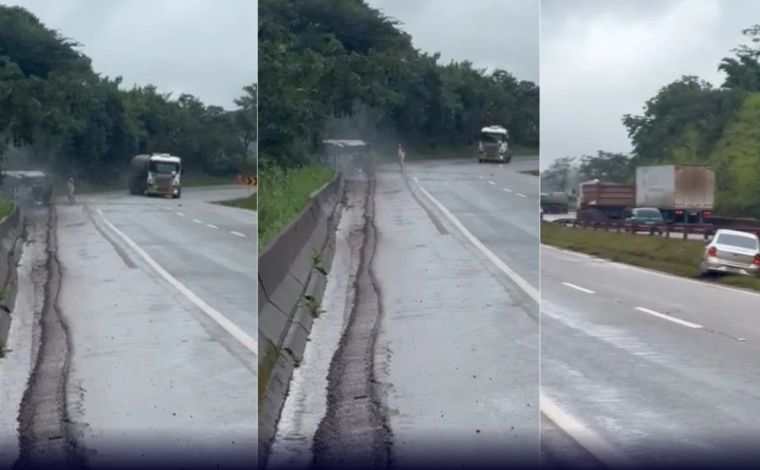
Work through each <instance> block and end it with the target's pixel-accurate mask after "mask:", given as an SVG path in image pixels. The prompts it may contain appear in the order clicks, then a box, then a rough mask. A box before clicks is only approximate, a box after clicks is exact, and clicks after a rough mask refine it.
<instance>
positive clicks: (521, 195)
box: [517, 193, 528, 197]
mask: <svg viewBox="0 0 760 470" xmlns="http://www.w3.org/2000/svg"><path fill="white" fill-rule="evenodd" d="M517 195H518V196H520V197H528V196H526V195H525V194H523V193H517Z"/></svg>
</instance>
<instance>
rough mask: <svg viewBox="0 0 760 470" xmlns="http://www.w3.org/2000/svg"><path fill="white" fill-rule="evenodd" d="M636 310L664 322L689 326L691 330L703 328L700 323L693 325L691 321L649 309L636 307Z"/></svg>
mask: <svg viewBox="0 0 760 470" xmlns="http://www.w3.org/2000/svg"><path fill="white" fill-rule="evenodd" d="M635 308H636V310H638V311H639V312H644V313H648V314H649V315H654V316H655V317H659V318H662V319H663V320H668V321H672V322H673V323H678V324H679V325H683V326H688V327H689V328H702V325H700V324H698V323H692V322H690V321H686V320H681V319H680V318H676V317H673V316H670V315H665V314H664V313H660V312H655V311H654V310H650V309H648V308H644V307H635Z"/></svg>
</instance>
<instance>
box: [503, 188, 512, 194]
mask: <svg viewBox="0 0 760 470" xmlns="http://www.w3.org/2000/svg"><path fill="white" fill-rule="evenodd" d="M504 191H506V192H508V193H511V192H512V190H511V189H509V188H504Z"/></svg>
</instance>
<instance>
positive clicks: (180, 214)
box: [177, 212, 185, 217]
mask: <svg viewBox="0 0 760 470" xmlns="http://www.w3.org/2000/svg"><path fill="white" fill-rule="evenodd" d="M177 215H178V216H180V217H184V216H185V214H184V213H182V212H177Z"/></svg>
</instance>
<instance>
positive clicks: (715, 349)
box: [541, 247, 760, 466]
mask: <svg viewBox="0 0 760 470" xmlns="http://www.w3.org/2000/svg"><path fill="white" fill-rule="evenodd" d="M541 255H542V260H541V263H542V264H541V271H542V277H541V283H542V284H541V289H542V290H541V294H542V299H541V302H542V306H541V386H542V392H543V393H544V394H545V395H546V396H547V397H549V398H550V399H551V400H552V401H553V402H554V403H555V404H556V406H557V407H559V408H561V409H562V410H563V412H564V413H566V414H567V415H568V416H570V417H572V419H573V420H574V421H575V424H578V425H580V429H581V431H578V430H577V429H576V431H573V432H571V433H570V434H571V435H578V434H583V433H585V432H586V431H590V432H591V433H593V434H594V435H595V436H596V437H598V438H599V440H601V441H602V443H603V447H606V448H607V449H609V450H611V451H612V453H614V454H615V455H616V456H617V457H619V458H621V459H625V460H627V461H630V462H633V463H635V464H638V465H642V466H643V465H647V464H649V465H651V464H656V465H663V464H669V463H673V462H678V463H679V464H680V463H686V462H692V463H705V462H716V461H721V462H723V463H726V462H730V461H731V459H732V458H737V457H740V458H741V457H744V455H743V453H745V452H747V451H748V449H750V448H753V452H754V456H755V457H757V453H758V451H757V450H756V446H755V445H754V444H756V442H757V440H758V439H759V438H760V411H759V410H760V408H758V406H757V403H758V400H760V379H759V378H758V375H757V373H756V370H757V358H758V356H759V355H760V322H758V321H757V315H758V312H760V295H758V294H756V293H750V292H746V291H741V290H735V289H730V288H725V287H720V286H715V285H709V284H706V283H702V282H698V281H695V280H686V279H681V278H676V277H673V276H669V275H664V274H661V273H655V272H651V271H647V270H643V269H638V268H633V267H630V266H625V265H621V264H616V263H611V262H607V261H603V260H599V259H594V258H591V257H588V256H585V255H580V254H574V253H568V252H564V251H558V250H555V249H553V248H549V247H543V248H542V251H541ZM557 424H560V426H556V425H557ZM563 424H564V425H565V426H566V425H567V424H568V423H567V422H564V423H551V422H547V424H546V426H545V430H544V431H542V446H543V447H546V448H547V449H549V450H550V451H551V452H552V454H555V456H556V455H559V456H560V457H559V458H560V459H564V460H567V458H572V459H580V460H581V461H585V462H586V463H591V462H592V461H593V460H594V459H592V458H590V457H589V453H588V452H586V451H584V450H583V449H579V446H577V444H576V443H574V442H573V440H572V439H568V434H566V433H564V432H561V431H562V429H560V428H562V427H563V426H562V425H563Z"/></svg>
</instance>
